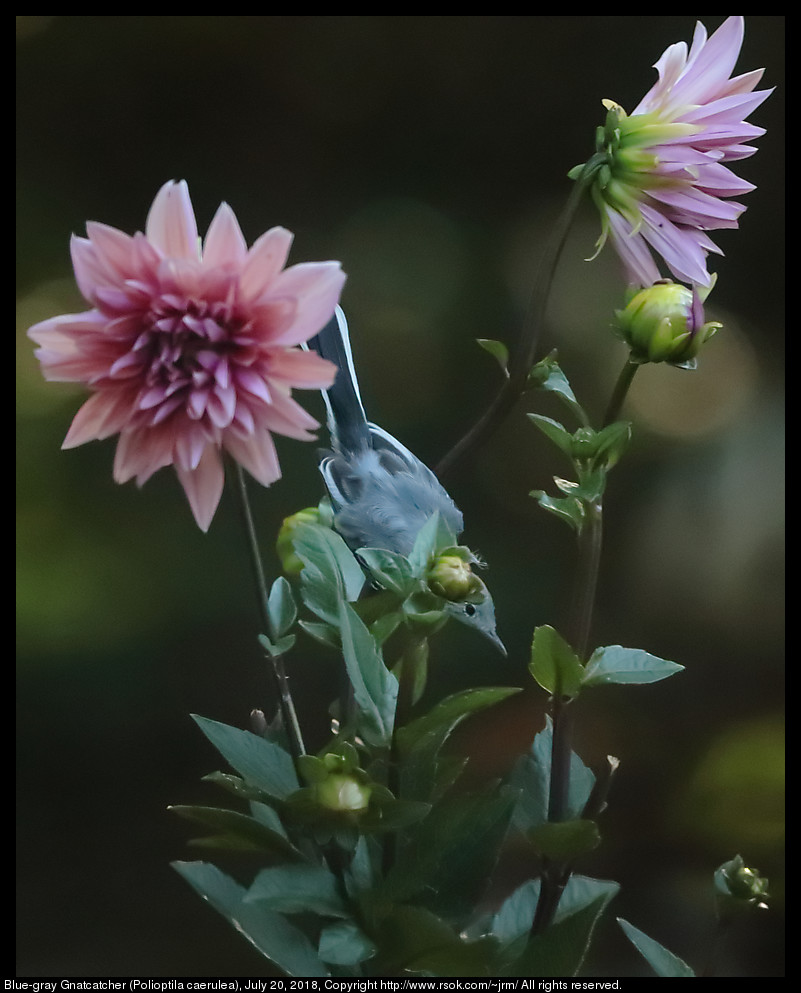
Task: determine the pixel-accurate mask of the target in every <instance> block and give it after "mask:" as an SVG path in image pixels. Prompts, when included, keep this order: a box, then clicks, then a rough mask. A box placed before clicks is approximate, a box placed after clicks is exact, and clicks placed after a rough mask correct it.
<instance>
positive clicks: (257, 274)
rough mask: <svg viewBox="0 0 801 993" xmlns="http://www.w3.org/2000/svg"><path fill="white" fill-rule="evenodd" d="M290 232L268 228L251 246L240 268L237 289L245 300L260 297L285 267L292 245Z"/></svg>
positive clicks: (278, 228) (283, 229)
mask: <svg viewBox="0 0 801 993" xmlns="http://www.w3.org/2000/svg"><path fill="white" fill-rule="evenodd" d="M292 238H293V235H292V232H291V231H287V230H286V228H281V227H276V228H270V230H269V231H266V232H265V233H264V234H263V235H262V236H261V237H260V238H257V239H256V241H255V242H254V243H253V245H252V246H251V249H250V251H249V252H248V257H247V259H246V260H245V263H244V265H243V266H242V272H241V275H240V277H239V288H240V291H241V293H242V295H243V297H245V298H249V299H256V298H257V297H259V296H261V295H262V294H263V293H264V292H265V291H266V290H267V289H268V287H269V285H270V283H271V282H272V281H273V280H274V279H275V277H276V276H277V275H278V273H279V272H280V271H281V270H282V269H283V267H284V266H285V265H286V260H287V256H288V255H289V249H290V247H291V245H292Z"/></svg>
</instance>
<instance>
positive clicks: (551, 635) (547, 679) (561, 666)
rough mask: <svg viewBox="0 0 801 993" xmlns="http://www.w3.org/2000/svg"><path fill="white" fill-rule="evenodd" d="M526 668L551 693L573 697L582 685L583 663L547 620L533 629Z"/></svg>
mask: <svg viewBox="0 0 801 993" xmlns="http://www.w3.org/2000/svg"><path fill="white" fill-rule="evenodd" d="M528 668H529V672H530V673H531V675H532V676H533V677H534V678H535V679H536V681H537V682H538V683H539V684H540V686H541V687H542V688H543V689H544V690H547V691H548V693H551V694H552V695H554V696H559V697H574V696H576V695H577V694H578V692H579V690H580V689H581V684H582V680H583V678H584V666H583V665H582V664H581V660H580V659H579V657H578V656H577V655H576V653H575V652H574V651H573V649H572V648H571V647H570V645H568V643H567V642H566V641H565V639H564V638H563V637H562V636H561V635H560V634H559V632H558V631H556V630H555V629H554V628H552V627H551V626H550V624H543V625H541V626H540V627H538V628H536V629H535V631H534V638H533V639H532V643H531V661H530V662H529V666H528Z"/></svg>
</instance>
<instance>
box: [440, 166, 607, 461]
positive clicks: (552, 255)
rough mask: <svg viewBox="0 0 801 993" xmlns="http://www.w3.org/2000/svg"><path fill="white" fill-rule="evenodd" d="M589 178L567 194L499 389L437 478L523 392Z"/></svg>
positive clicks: (499, 420)
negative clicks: (555, 279) (560, 262)
mask: <svg viewBox="0 0 801 993" xmlns="http://www.w3.org/2000/svg"><path fill="white" fill-rule="evenodd" d="M590 178H591V176H590V171H589V170H586V169H585V172H584V174H583V175H582V176H580V177H579V178H578V179H577V180H576V184H575V186H574V187H573V189H572V190H571V193H570V197H569V199H568V202H567V205H566V207H565V209H564V211H563V213H562V216H561V217H560V219H559V222H558V224H557V227H556V230H555V232H554V237H553V240H552V243H551V244H552V247H551V248H550V250H549V252H548V253H546V256H545V263H544V265H543V266H542V268H541V269H540V271H539V273H538V276H537V279H536V281H535V284H534V289H533V291H532V294H531V300H530V303H529V308H528V311H527V313H526V316H525V318H524V320H523V327H522V328H521V332H520V338H519V340H518V343H517V346H516V348H515V350H514V352H513V353H512V355H511V357H510V360H509V366H508V369H507V377H506V379H505V380H504V382H503V385H502V386H501V388H500V390H499V391H498V393H496V395H495V397H494V398H493V399H492V400H491V401H490V404H489V406H488V407H487V409H486V410H485V411H484V413H483V414H482V415H481V416H480V417H479V418H478V420H477V421H476V422H475V424H474V425H473V427H472V428H470V430H469V431H468V432H467V433H466V434H465V435H464V436H463V437H462V438H461V440H460V441H458V442H457V443H456V444H455V445H454V446H453V448H452V449H451V450H450V452H448V453H447V454H446V455H445V456H444V457H443V458H442V459H441V460H440V462H439V464H438V465H437V467H436V470H435V471H436V473H437V475H438V476H444V475H446V474H447V473H448V472H450V471H451V470H452V469H453V467H454V466H455V465H456V464H457V463H458V462H461V461H462V460H463V459H464V458H466V456H467V455H468V454H470V453H471V452H472V451H473V450H474V449H476V448H478V447H479V446H480V445H482V444H484V442H486V441H487V439H488V438H489V437H490V436H491V435H492V434H493V433H494V432H495V431H496V430H497V428H498V427H499V426H500V425H501V423H502V422H503V420H504V419H505V418H506V416H507V415H508V414H509V412H510V411H511V410H512V407H514V405H515V403H516V402H517V400H518V399H519V398H520V396H521V395H522V394H523V392H524V391H525V389H526V383H527V381H528V375H529V372H530V371H531V368H532V366H533V365H534V362H535V360H536V357H537V349H538V347H539V342H540V334H541V332H542V328H543V326H544V323H545V312H546V309H547V306H548V298H549V296H550V292H551V287H552V286H553V280H554V276H555V274H556V269H557V267H558V265H559V260H560V258H561V255H562V250H563V248H564V246H565V242H566V241H567V236H568V234H569V232H570V228H571V226H572V224H573V220H574V219H575V216H576V212H577V210H578V207H579V203H580V202H581V198H582V196H583V194H584V191H585V190H586V188H587V186H588V183H589V180H590Z"/></svg>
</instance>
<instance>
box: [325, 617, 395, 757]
mask: <svg viewBox="0 0 801 993" xmlns="http://www.w3.org/2000/svg"><path fill="white" fill-rule="evenodd" d="M339 629H340V634H341V637H342V654H343V656H344V659H345V666H346V668H347V671H348V676H349V678H350V682H351V685H352V687H353V695H354V699H355V702H356V705H357V707H358V708H359V713H360V716H361V721H360V731H361V733H362V734H363V735H364V737H365V738H366V739H367V740H368V741H369V742H370V744H373V745H384V746H386V745H388V744H389V742H390V739H391V738H392V728H393V725H394V721H395V706H396V703H397V698H398V680H397V679H396V677H395V676H393V675H392V673H391V672H390V671H389V669H387V667H386V666H385V665H384V660H383V659H382V658H381V653H380V652H379V650H378V646H377V645H376V642H375V640H374V638H373V636H372V635H371V634H370V632H369V630H368V629H367V628H366V627H365V625H364V623H363V621H362V620H361V618H360V617H359V615H358V614H357V613H356V611H355V610H354V609H353V608H352V607H351V606H350V604H347V603H343V604H341V605H340V612H339Z"/></svg>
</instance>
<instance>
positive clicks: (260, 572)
mask: <svg viewBox="0 0 801 993" xmlns="http://www.w3.org/2000/svg"><path fill="white" fill-rule="evenodd" d="M234 475H235V477H236V490H237V494H238V496H239V506H240V510H241V512H242V519H243V521H244V524H245V533H246V536H247V543H248V551H249V553H250V563H251V567H252V569H253V578H254V580H255V583H256V592H257V596H258V601H259V610H260V613H261V622H262V624H263V625H264V629H265V631H269V630H270V621H269V614H268V612H267V598H268V596H269V591H268V589H267V581H266V579H265V576H264V568H263V566H262V562H261V554H260V552H259V542H258V538H257V536H256V526H255V524H254V523H253V513H252V511H251V508H250V499H249V497H248V491H247V481H246V479H245V473H244V470H243V469H242V466H240V465H239V463H238V462H235V463H234ZM270 663H271V667H272V673H273V678H274V679H275V685H276V690H277V694H278V708H279V710H280V712H281V720H282V721H283V725H284V729H285V730H286V733H287V736H288V738H289V748H290V752H291V754H292V759H293V761H294V763H295V766H296V768H297V765H298V760H299V758H300V756H301V755H305V753H306V748H305V745H304V744H303V735H302V733H301V730H300V723H299V721H298V716H297V712H296V710H295V704H294V702H293V700H292V694H291V693H290V690H289V679H288V678H287V674H286V669H285V668H284V662H283V659H281V658H273V657H272V656H271V657H270Z"/></svg>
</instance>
